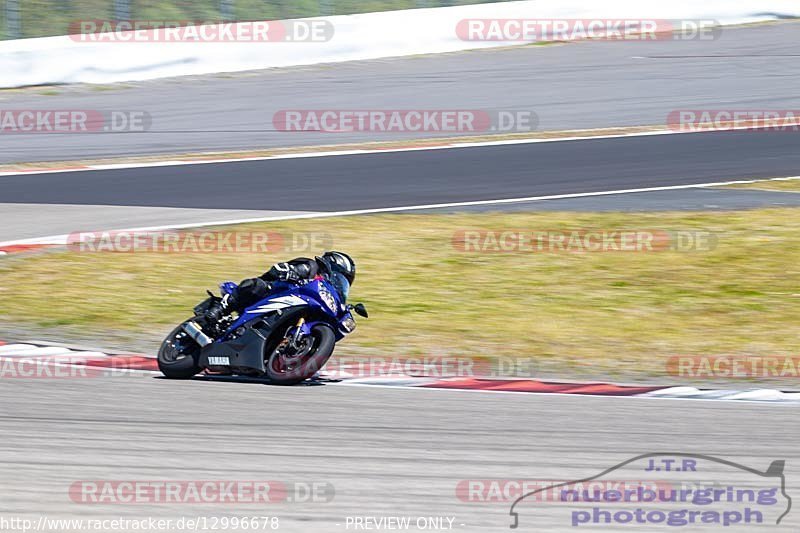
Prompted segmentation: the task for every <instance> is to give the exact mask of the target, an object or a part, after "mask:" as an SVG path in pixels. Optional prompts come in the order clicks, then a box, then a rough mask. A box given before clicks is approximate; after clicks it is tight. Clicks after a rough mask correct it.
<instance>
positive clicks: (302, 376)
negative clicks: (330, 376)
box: [265, 324, 336, 385]
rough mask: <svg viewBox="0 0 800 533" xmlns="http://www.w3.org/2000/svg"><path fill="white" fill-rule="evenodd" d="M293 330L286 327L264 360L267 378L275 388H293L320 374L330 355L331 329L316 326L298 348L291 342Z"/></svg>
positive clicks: (333, 343) (331, 343) (333, 336)
mask: <svg viewBox="0 0 800 533" xmlns="http://www.w3.org/2000/svg"><path fill="white" fill-rule="evenodd" d="M293 329H294V327H293V326H289V327H286V328H285V329H284V331H283V335H282V336H280V337H278V340H277V343H273V344H272V347H271V349H270V348H268V350H267V354H266V357H265V363H266V367H267V377H269V379H270V380H271V381H273V382H274V383H277V384H278V385H295V384H297V383H300V382H302V381H305V380H307V379H308V378H310V377H312V376H313V375H314V374H316V373H317V371H319V370H321V369H322V367H323V366H325V363H327V362H328V359H330V357H331V355H332V354H333V348H334V347H335V345H336V335H335V334H334V332H333V329H331V327H330V326H326V325H323V324H317V325H316V326H314V327H313V328H311V334H310V335H308V336H306V337H303V338H301V339H300V340H299V341H298V343H297V345H296V346H294V345H293V344H292V343H291V342H290V336H291V335H290V334H291V332H292V331H293Z"/></svg>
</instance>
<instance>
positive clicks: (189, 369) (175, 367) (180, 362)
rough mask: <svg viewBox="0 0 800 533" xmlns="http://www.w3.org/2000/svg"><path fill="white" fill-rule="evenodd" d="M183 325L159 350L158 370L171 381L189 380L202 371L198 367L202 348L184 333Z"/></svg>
mask: <svg viewBox="0 0 800 533" xmlns="http://www.w3.org/2000/svg"><path fill="white" fill-rule="evenodd" d="M183 324H185V322H184V323H183ZM183 324H181V325H180V326H178V327H177V328H175V329H173V330H172V332H171V333H170V334H169V335H167V338H166V339H164V342H162V343H161V346H160V347H159V348H158V369H159V370H160V371H161V373H162V374H164V376H166V377H168V378H170V379H189V378H190V377H192V376H194V375H195V374H198V373H200V370H202V369H201V368H200V367H199V366H197V361H198V360H199V357H200V346H199V345H198V344H197V343H196V342H195V341H194V340H193V339H192V338H191V337H189V335H188V334H187V333H186V332H184V331H183ZM183 343H185V344H186V346H183Z"/></svg>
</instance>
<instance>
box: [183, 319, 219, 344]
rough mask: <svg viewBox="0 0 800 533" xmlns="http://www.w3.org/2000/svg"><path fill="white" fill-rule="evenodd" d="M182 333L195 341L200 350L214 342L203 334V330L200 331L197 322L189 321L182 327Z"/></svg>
mask: <svg viewBox="0 0 800 533" xmlns="http://www.w3.org/2000/svg"><path fill="white" fill-rule="evenodd" d="M183 331H185V332H186V333H188V334H189V336H190V337H191V338H192V339H194V340H195V342H196V343H197V344H199V345H200V347H201V348H204V347H206V346H208V345H209V344H211V343H212V342H214V339H212V338H211V337H209V336H208V335H206V334H205V333H203V330H202V329H200V326H198V325H197V322H195V321H193V320H192V321H190V322H186V323H185V324H184V325H183Z"/></svg>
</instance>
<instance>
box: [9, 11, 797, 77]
mask: <svg viewBox="0 0 800 533" xmlns="http://www.w3.org/2000/svg"><path fill="white" fill-rule="evenodd" d="M765 13H767V14H765ZM775 15H778V16H795V17H800V1H798V0H706V1H704V2H698V1H697V0H669V1H667V0H602V1H598V0H527V1H521V2H504V3H493V4H476V5H470V6H458V7H445V8H434V9H415V10H408V11H388V12H382V13H365V14H360V15H345V16H336V17H328V18H326V19H324V20H325V21H328V22H326V24H332V25H333V29H334V35H333V38H332V39H330V40H328V41H326V42H208V41H203V42H169V43H165V42H119V41H117V42H80V40H79V37H75V36H73V37H70V36H58V37H44V38H37V39H20V40H16V41H6V42H0V73H2V74H1V75H0V87H19V86H26V85H40V84H49V83H78V82H83V83H111V82H120V81H132V80H148V79H154V78H164V77H170V76H186V75H193V74H209V73H218V72H237V71H244V70H253V69H263V68H271V67H286V66H293V65H310V64H315V63H332V62H340V61H352V60H359V59H376V58H382V57H394V56H407V55H415V54H431V53H442V52H453V51H458V50H468V49H475V48H487V47H493V46H509V45H513V44H524V43H518V42H517V43H515V42H507V41H501V42H497V41H489V42H477V41H466V40H462V39H460V38H459V37H458V36H457V34H456V26H457V24H458V22H459V21H461V20H463V19H489V18H492V19H504V18H506V19H520V18H523V19H540V20H541V19H614V18H628V19H713V20H716V21H718V22H720V24H723V25H730V24H741V23H748V22H756V21H761V20H770V19H772V18H775Z"/></svg>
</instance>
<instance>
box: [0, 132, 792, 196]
mask: <svg viewBox="0 0 800 533" xmlns="http://www.w3.org/2000/svg"><path fill="white" fill-rule="evenodd" d="M794 175H800V134H797V133H795V132H781V131H773V132H747V131H743V132H738V131H737V132H706V133H694V134H678V135H651V136H644V137H622V138H612V139H595V140H577V141H563V142H547V143H533V144H512V145H499V146H482V147H471V148H454V149H446V150H420V151H410V152H390V153H377V154H361V155H341V156H334V157H311V158H299V159H273V160H260V161H240V162H230V163H213V164H203V165H186V166H158V167H150V168H133V169H115V170H96V171H88V172H76V173H53V174H35V175H19V176H6V177H0V202H3V203H31V204H75V205H106V206H149V207H177V208H202V209H260V210H286V209H287V207H288V208H291V209H292V210H299V211H340V210H351V209H370V208H379V207H392V206H409V205H421V204H438V203H445V202H461V201H474V200H492V199H500V198H516V197H530V196H539V195H555V194H569V193H583V192H593V191H609V190H621V189H635V188H643V187H659V186H670V185H685V184H694V183H706V182H713V181H724V180H732V179H742V178H754V177H762V178H763V177H776V176H777V177H783V176H794Z"/></svg>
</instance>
